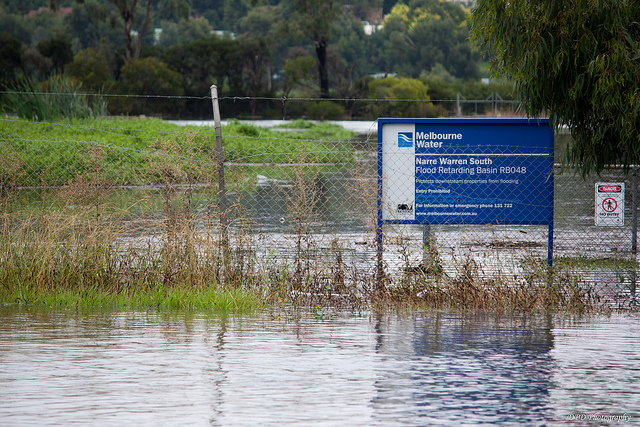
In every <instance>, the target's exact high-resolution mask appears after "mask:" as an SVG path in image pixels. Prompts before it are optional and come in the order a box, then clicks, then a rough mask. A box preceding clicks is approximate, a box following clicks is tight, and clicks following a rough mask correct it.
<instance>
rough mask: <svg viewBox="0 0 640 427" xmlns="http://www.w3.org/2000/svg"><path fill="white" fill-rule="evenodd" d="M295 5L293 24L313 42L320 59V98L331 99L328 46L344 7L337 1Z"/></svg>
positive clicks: (297, 1) (307, 1) (296, 0)
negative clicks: (332, 31) (332, 29)
mask: <svg viewBox="0 0 640 427" xmlns="http://www.w3.org/2000/svg"><path fill="white" fill-rule="evenodd" d="M293 4H294V12H293V13H292V14H291V15H290V17H291V23H292V24H293V25H294V27H295V28H296V30H297V31H298V32H299V33H301V34H304V35H305V36H307V37H310V38H311V39H312V40H313V42H314V47H315V51H316V56H317V59H318V78H319V83H320V96H321V97H322V98H329V67H328V64H327V46H328V45H329V37H330V35H331V26H332V25H333V23H334V22H335V21H336V20H337V19H338V17H340V15H341V14H342V6H341V4H340V2H339V1H336V0H294V2H293Z"/></svg>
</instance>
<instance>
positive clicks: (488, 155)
mask: <svg viewBox="0 0 640 427" xmlns="http://www.w3.org/2000/svg"><path fill="white" fill-rule="evenodd" d="M553 155H554V153H553V130H552V129H551V127H550V125H549V121H548V120H547V119H542V120H527V119H378V182H379V188H380V197H379V200H378V204H379V206H378V212H379V214H378V218H379V221H380V222H381V223H385V222H393V223H405V224H549V225H550V226H551V225H552V223H553V173H552V172H553V160H554V157H553ZM550 229H551V228H550Z"/></svg>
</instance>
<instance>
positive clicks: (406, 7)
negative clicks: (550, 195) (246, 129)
mask: <svg viewBox="0 0 640 427" xmlns="http://www.w3.org/2000/svg"><path fill="white" fill-rule="evenodd" d="M40 8H43V9H40ZM468 15H469V12H468V11H467V10H465V9H463V8H462V7H461V6H459V5H458V4H457V3H453V2H446V1H441V0H406V2H404V3H403V2H398V1H387V0H384V1H383V0H350V1H321V0H269V1H267V0H233V1H232V0H220V1H214V2H211V1H204V0H24V1H21V2H11V1H8V0H4V1H3V2H2V3H0V29H1V32H0V90H3V91H8V90H11V89H14V88H17V87H24V84H23V83H24V81H25V80H28V81H30V82H38V83H42V84H43V86H42V87H43V88H46V87H47V85H46V82H47V81H48V80H49V79H51V78H52V77H53V76H58V77H59V76H64V77H65V78H67V79H70V80H71V81H72V82H73V83H74V84H75V85H76V87H81V88H82V90H83V91H85V92H87V93H104V94H117V95H127V94H129V95H161V96H163V98H136V97H128V98H126V97H108V110H109V112H110V113H111V114H130V115H138V114H155V115H162V116H165V117H208V116H209V115H210V114H211V112H210V108H211V106H210V102H207V101H206V100H205V99H203V98H204V97H206V96H207V95H208V94H209V87H210V85H211V84H216V85H217V86H218V91H219V94H220V96H222V97H229V98H232V99H233V100H234V102H228V103H226V105H225V111H224V114H225V115H235V116H241V115H244V116H256V117H257V116H261V117H269V116H272V117H281V116H282V114H283V112H285V113H286V114H287V115H291V116H308V117H318V118H341V117H353V118H356V117H371V116H372V115H377V114H385V115H419V116H437V115H450V114H453V113H454V111H455V105H453V104H450V103H449V104H442V103H440V104H439V103H428V102H425V103H416V102H396V103H393V102H386V103H381V102H376V101H371V102H365V101H356V100H359V99H373V100H379V99H380V98H385V97H386V98H395V99H422V100H425V101H428V100H429V99H432V100H435V99H455V97H456V94H457V92H463V93H464V95H465V97H467V98H468V99H469V98H470V97H478V99H484V98H486V97H487V96H488V95H489V94H490V93H492V92H496V91H499V92H500V95H501V96H502V97H503V98H505V99H507V98H508V97H509V96H510V88H511V86H510V84H508V83H504V84H500V85H495V84H494V85H482V84H480V83H479V78H480V77H482V76H483V71H482V67H483V63H482V61H481V53H480V52H479V51H478V50H477V49H474V48H473V46H472V45H471V44H470V43H469V41H468V31H469V30H468V25H467V18H468ZM365 21H366V22H369V25H368V26H365V24H364V22H365ZM0 96H1V95H0ZM296 97H312V98H321V99H326V100H327V101H324V100H323V101H320V100H318V101H316V102H305V103H300V102H295V98H296ZM3 99H4V97H2V98H0V103H2V102H3ZM266 99H267V100H266ZM268 99H270V100H268ZM288 99H291V100H290V101H288ZM3 108H4V109H5V111H7V112H10V111H8V110H10V108H9V107H8V106H7V105H6V103H5V105H4V107H3Z"/></svg>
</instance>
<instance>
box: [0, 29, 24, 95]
mask: <svg viewBox="0 0 640 427" xmlns="http://www.w3.org/2000/svg"><path fill="white" fill-rule="evenodd" d="M0 58H2V61H0V90H5V89H6V88H8V87H9V86H11V85H12V84H13V82H14V81H15V79H16V78H17V77H18V75H19V74H20V72H21V71H22V43H20V41H19V40H18V39H16V38H15V37H13V36H12V35H11V34H9V33H5V32H0Z"/></svg>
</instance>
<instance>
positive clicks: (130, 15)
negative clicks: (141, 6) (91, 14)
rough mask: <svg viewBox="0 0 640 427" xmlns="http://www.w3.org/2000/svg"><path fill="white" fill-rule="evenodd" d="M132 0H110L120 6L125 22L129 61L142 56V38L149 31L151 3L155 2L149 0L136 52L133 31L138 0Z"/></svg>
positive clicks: (125, 42) (117, 6)
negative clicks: (132, 36)
mask: <svg viewBox="0 0 640 427" xmlns="http://www.w3.org/2000/svg"><path fill="white" fill-rule="evenodd" d="M130 1H131V3H130V4H129V3H127V0H109V2H110V3H113V4H114V5H115V7H116V8H118V12H119V13H120V17H121V18H122V22H123V23H124V44H125V48H126V55H127V61H129V60H130V59H137V58H139V57H140V47H141V46H142V39H143V38H144V35H145V34H146V32H147V28H148V27H149V20H150V18H151V4H152V3H153V0H147V7H146V12H145V17H144V20H143V22H142V28H141V29H140V31H138V41H137V43H136V50H135V53H134V51H133V40H132V38H131V32H132V30H133V26H134V24H135V11H136V6H137V5H138V0H130Z"/></svg>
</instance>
